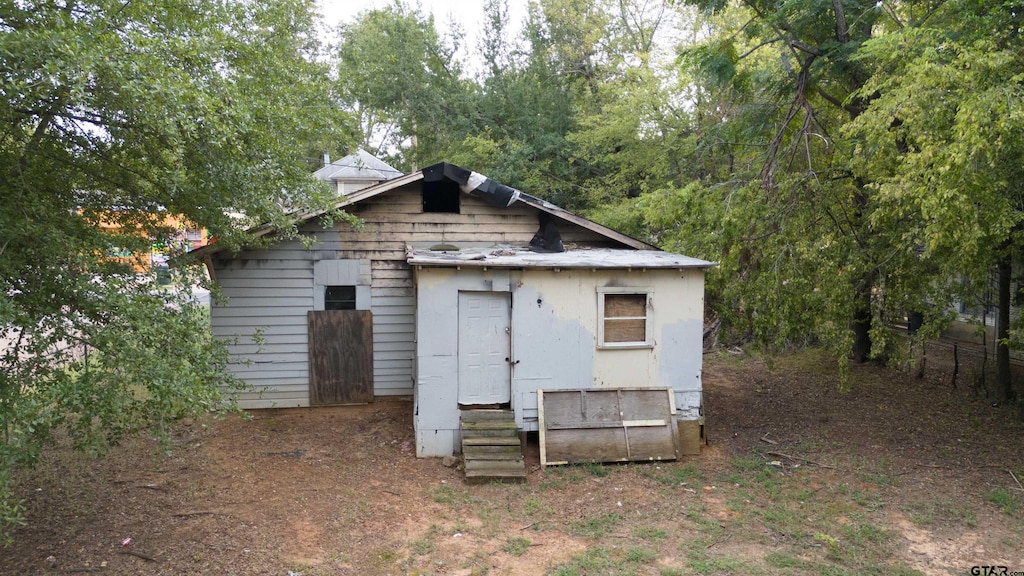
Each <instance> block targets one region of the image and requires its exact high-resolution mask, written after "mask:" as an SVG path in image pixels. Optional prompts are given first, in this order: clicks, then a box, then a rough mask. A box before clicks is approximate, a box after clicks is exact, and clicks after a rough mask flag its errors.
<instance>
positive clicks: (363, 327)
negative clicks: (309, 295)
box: [307, 310, 373, 406]
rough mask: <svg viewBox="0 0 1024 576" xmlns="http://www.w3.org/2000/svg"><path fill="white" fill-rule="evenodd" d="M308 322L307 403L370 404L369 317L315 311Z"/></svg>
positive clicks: (364, 312) (353, 312) (364, 313)
mask: <svg viewBox="0 0 1024 576" xmlns="http://www.w3.org/2000/svg"><path fill="white" fill-rule="evenodd" d="M307 317H308V322H309V403H310V404H312V405H313V406H326V405H330V404H361V403H366V402H373V314H372V313H371V312H370V311H369V310H319V311H315V312H308V313H307Z"/></svg>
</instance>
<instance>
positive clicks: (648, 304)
mask: <svg viewBox="0 0 1024 576" xmlns="http://www.w3.org/2000/svg"><path fill="white" fill-rule="evenodd" d="M608 294H613V295H614V294H635V295H643V296H644V300H645V302H644V312H645V314H644V316H643V318H644V340H643V341H631V342H606V341H605V323H606V322H607V321H608V320H609V318H607V317H606V316H605V296H606V295H608ZM653 299H654V290H653V289H651V288H642V287H636V286H615V287H600V288H598V289H597V347H598V348H599V349H602V350H633V349H638V348H654V338H653V335H652V331H653V328H654V306H653ZM639 318H640V317H639V316H635V317H633V316H629V317H620V318H617V319H639ZM611 319H616V317H613V318H611Z"/></svg>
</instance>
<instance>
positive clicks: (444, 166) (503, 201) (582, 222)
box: [189, 162, 661, 257]
mask: <svg viewBox="0 0 1024 576" xmlns="http://www.w3.org/2000/svg"><path fill="white" fill-rule="evenodd" d="M442 178H446V179H449V180H452V181H454V182H456V183H458V184H459V187H460V188H461V189H462V191H463V192H465V193H467V194H471V195H473V196H476V197H478V198H480V199H481V200H483V201H484V202H487V203H489V204H491V205H493V206H506V207H507V206H511V205H513V204H515V203H517V202H519V203H523V204H526V205H528V206H532V207H534V208H536V209H537V210H540V211H541V212H546V213H547V214H550V215H551V216H554V217H555V218H558V219H560V220H564V221H566V222H569V223H572V224H575V225H577V226H580V227H581V228H585V229H587V230H590V231H591V232H595V233H597V234H599V235H601V236H604V237H605V238H608V239H610V240H614V241H616V242H619V243H621V244H624V245H626V246H629V247H630V248H634V249H636V250H655V251H661V249H660V248H658V247H657V246H654V245H652V244H648V243H646V242H643V241H641V240H637V239H636V238H633V237H632V236H629V235H627V234H623V233H622V232H619V231H617V230H613V229H611V228H609V227H607V226H603V225H601V224H598V223H597V222H594V221H592V220H588V219H586V218H584V217H582V216H580V215H578V214H574V213H572V212H569V211H568V210H566V209H564V208H561V207H559V206H556V205H554V204H552V203H550V202H547V201H545V200H541V199H540V198H537V197H535V196H531V195H529V194H526V193H524V192H522V191H520V190H516V189H515V188H512V187H510V186H505V185H504V184H501V183H498V182H495V181H494V180H491V179H490V178H488V177H486V176H484V175H482V174H479V173H477V172H473V171H471V170H467V169H465V168H462V167H461V166H456V165H455V164H449V163H447V162H439V163H437V164H434V165H432V166H427V167H426V168H423V169H422V170H418V171H416V172H413V173H411V174H406V175H404V176H398V177H396V178H392V179H390V180H387V181H384V182H381V183H379V184H375V185H373V186H369V187H367V188H363V189H361V190H356V191H355V192H351V193H349V194H347V195H345V196H342V197H340V198H338V200H337V202H335V203H334V204H333V205H332V206H331V208H329V209H328V210H318V211H307V212H295V213H293V215H292V221H293V222H295V223H297V224H298V223H304V222H307V221H309V220H312V219H314V218H317V217H319V216H322V215H323V214H325V213H327V212H328V211H330V210H337V209H339V208H345V207H347V206H351V205H353V204H358V203H359V202H362V201H364V200H367V199H370V198H373V197H375V196H379V195H381V194H384V193H386V192H389V191H391V190H395V189H397V188H401V187H403V186H407V185H409V184H413V183H415V182H419V181H421V180H430V181H436V180H440V179H442ZM274 231H275V228H274V227H272V226H270V225H261V226H256V227H254V228H251V229H250V230H249V232H250V234H252V235H253V236H255V237H257V238H260V237H263V236H266V235H268V234H272V233H273V232H274ZM222 250H224V247H223V246H218V245H217V243H216V242H215V243H213V244H207V245H206V246H203V247H201V248H197V249H196V250H193V251H192V252H189V254H191V255H194V256H197V257H205V256H210V255H212V254H215V253H217V252H220V251H222Z"/></svg>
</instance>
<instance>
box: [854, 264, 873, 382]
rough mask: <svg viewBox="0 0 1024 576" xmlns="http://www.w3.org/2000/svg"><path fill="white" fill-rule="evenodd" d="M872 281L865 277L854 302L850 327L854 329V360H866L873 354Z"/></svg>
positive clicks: (858, 287)
mask: <svg viewBox="0 0 1024 576" xmlns="http://www.w3.org/2000/svg"><path fill="white" fill-rule="evenodd" d="M871 284H872V283H871V282H870V280H869V279H867V278H865V279H864V282H862V283H861V284H860V285H858V286H857V288H856V290H857V292H856V294H855V295H854V302H853V319H852V320H851V322H850V329H851V330H853V349H852V350H851V356H852V357H853V361H854V362H864V361H866V360H867V359H868V355H869V354H871Z"/></svg>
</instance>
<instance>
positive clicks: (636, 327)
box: [194, 163, 713, 472]
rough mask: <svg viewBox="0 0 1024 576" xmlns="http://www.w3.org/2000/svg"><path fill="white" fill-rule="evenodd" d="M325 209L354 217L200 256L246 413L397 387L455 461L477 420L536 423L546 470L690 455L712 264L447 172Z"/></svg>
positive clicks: (455, 170) (697, 425)
mask: <svg viewBox="0 0 1024 576" xmlns="http://www.w3.org/2000/svg"><path fill="white" fill-rule="evenodd" d="M342 168H345V167H342ZM324 170H327V168H325V169H324ZM337 206H338V207H340V208H344V209H345V210H347V211H349V212H351V213H352V214H354V215H356V216H358V217H359V218H360V219H361V220H362V222H363V223H362V226H360V227H353V226H352V225H350V224H348V223H346V222H340V221H339V222H337V223H336V224H335V225H334V226H333V227H331V228H328V229H323V228H321V227H320V226H319V225H318V222H319V219H318V218H317V215H311V216H309V217H308V218H307V219H306V221H304V222H302V223H301V224H300V230H301V233H302V234H303V235H304V236H306V237H307V239H308V240H311V241H312V242H311V243H310V245H309V246H308V247H306V245H305V244H304V243H303V242H302V241H300V240H298V239H296V240H287V241H282V242H279V243H276V244H272V245H271V246H269V247H268V248H265V249H259V250H248V251H243V252H239V253H237V254H232V253H229V252H227V251H225V250H222V249H221V248H220V247H218V246H217V244H211V245H209V246H206V247H204V248H201V249H199V250H197V251H195V252H194V254H195V255H196V256H198V257H200V258H202V259H203V260H204V261H205V262H206V263H207V266H208V267H209V269H210V273H211V276H212V278H213V279H214V280H215V281H216V282H217V283H219V284H220V287H221V289H222V290H223V294H224V295H225V296H226V297H227V300H226V302H224V303H222V304H214V305H213V307H212V309H211V321H212V325H213V331H214V334H215V335H216V336H218V337H221V338H224V339H228V340H229V341H230V342H231V344H230V352H231V354H232V358H233V363H232V364H231V368H232V370H233V372H234V373H235V374H236V375H237V376H239V377H240V378H242V379H244V380H245V381H247V382H248V383H249V384H250V385H251V386H252V391H251V392H249V393H246V394H243V395H241V396H240V397H239V398H238V402H239V404H240V406H241V407H243V408H271V407H300V406H319V405H331V404H344V403H356V402H370V401H373V400H374V398H379V397H384V396H411V397H412V398H413V400H414V405H413V412H414V413H413V415H412V417H413V421H414V424H415V430H416V451H417V454H418V455H419V456H444V455H450V454H453V453H457V452H459V451H466V450H467V447H466V446H465V445H464V443H463V440H464V438H463V437H464V434H463V433H462V432H463V429H464V426H463V425H462V424H461V422H462V421H463V419H464V418H466V415H467V414H469V413H470V412H474V413H475V415H478V416H479V415H484V416H487V417H488V418H489V417H490V416H492V415H493V414H492V413H491V412H487V410H490V411H494V412H501V413H504V414H508V418H509V421H512V420H514V423H515V424H514V430H515V431H518V432H527V431H540V432H541V433H542V435H543V434H544V432H545V427H546V428H547V433H548V435H547V438H548V441H549V447H553V446H555V445H556V444H558V445H559V446H561V450H562V451H563V453H562V454H560V455H559V456H556V457H551V458H549V461H552V462H556V461H568V460H571V459H573V458H574V454H575V453H574V452H573V451H574V450H575V448H574V446H584V445H586V444H587V441H588V440H594V441H596V442H597V444H599V445H601V446H604V445H605V444H608V443H610V444H615V445H616V448H615V449H614V450H612V451H611V452H609V453H605V452H602V449H603V448H602V449H599V450H598V452H597V453H590V452H588V453H585V454H580V455H579V458H580V459H583V460H588V459H589V460H622V459H632V460H635V459H660V458H672V457H675V456H678V455H679V454H681V453H689V452H692V451H693V446H694V445H695V444H699V442H700V439H701V434H700V432H701V430H702V427H701V423H702V414H703V412H702V394H701V363H702V331H703V310H704V273H705V271H706V269H707V268H708V267H710V266H712V265H713V264H711V263H709V262H705V261H702V260H698V259H695V258H690V257H687V256H682V255H678V254H670V253H666V252H663V251H661V250H658V249H657V248H656V247H654V246H651V245H649V244H647V243H644V242H642V241H640V240H637V239H635V238H632V237H630V236H627V235H625V234H622V233H620V232H616V231H615V230H612V229H610V228H607V227H605V226H602V225H600V224H597V223H595V222H592V221H590V220H587V219H585V218H582V217H580V216H577V215H576V214H573V213H571V212H568V211H566V210H563V209H562V208H559V207H557V206H554V205H552V204H550V203H548V202H545V201H543V200H540V199H538V198H535V197H533V196H530V195H528V194H524V193H522V192H520V191H518V190H514V189H512V188H509V187H507V186H504V185H502V184H499V183H497V182H494V181H492V180H490V179H488V178H486V177H484V176H482V175H480V174H477V173H475V172H471V171H469V170H465V169H463V168H460V167H458V166H455V165H452V164H447V163H440V164H436V165H433V166H430V167H427V168H424V169H423V170H420V171H418V172H415V173H412V174H407V175H403V176H399V177H397V178H391V179H387V180H384V181H382V182H380V183H378V184H376V185H373V186H370V187H368V188H364V189H361V190H358V191H355V192H350V193H348V194H346V195H344V196H342V197H340V198H339V200H338V204H337ZM262 233H264V234H272V233H273V232H272V231H269V230H264V231H263V232H262ZM254 333H255V336H254ZM542 392H548V393H549V394H548V395H547V396H545V395H544V394H542ZM548 398H550V399H551V401H552V404H551V405H550V406H547V409H548V411H549V414H548V416H549V418H548V421H547V424H544V410H545V406H546V404H545V403H546V402H547V401H548ZM556 404H557V405H556ZM553 415H554V416H553ZM474 425H475V424H474ZM508 427H512V424H508ZM645 437H649V438H647V439H646V440H645ZM666 442H668V444H667V446H668V447H669V452H668V453H667V454H666V453H665V451H664V447H665V446H666ZM687 442H689V444H687ZM645 443H646V444H645ZM645 445H649V446H654V447H656V448H657V449H656V450H655V448H651V449H650V450H648V449H647V448H645V447H644V446H645ZM673 446H675V448H674V449H673V448H672V447H673ZM599 448H600V447H599ZM566 449H568V452H567V453H566ZM698 449H699V448H698ZM652 450H653V451H652ZM673 450H674V452H673ZM520 459H521V456H520ZM468 471H469V466H468V462H467V472H468Z"/></svg>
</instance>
